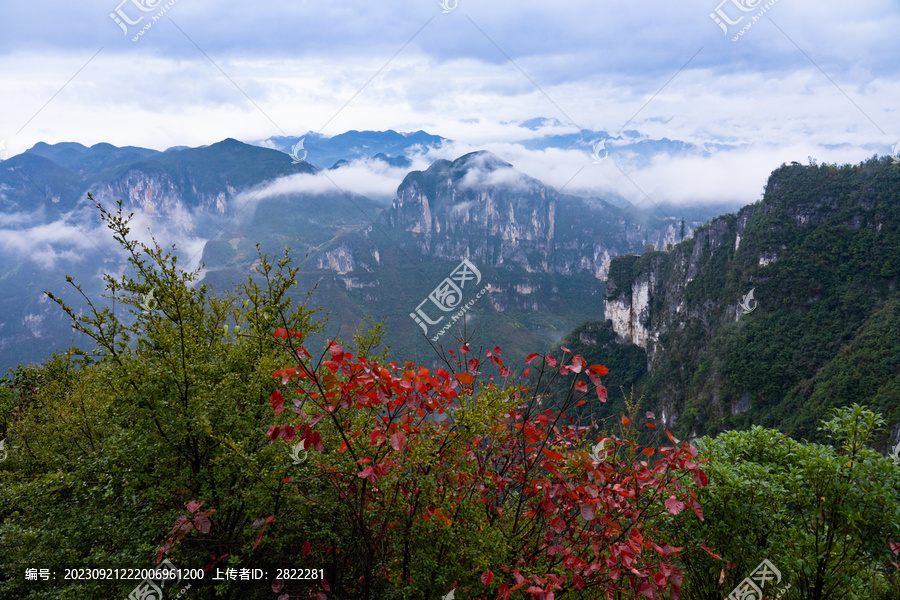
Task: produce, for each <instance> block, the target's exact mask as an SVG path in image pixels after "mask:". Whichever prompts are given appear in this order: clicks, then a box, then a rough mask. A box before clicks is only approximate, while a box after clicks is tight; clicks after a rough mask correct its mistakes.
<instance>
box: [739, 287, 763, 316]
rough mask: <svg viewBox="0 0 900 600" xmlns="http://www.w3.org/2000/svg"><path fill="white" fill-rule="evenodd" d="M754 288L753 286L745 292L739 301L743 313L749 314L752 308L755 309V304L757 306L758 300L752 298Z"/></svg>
mask: <svg viewBox="0 0 900 600" xmlns="http://www.w3.org/2000/svg"><path fill="white" fill-rule="evenodd" d="M755 289H756V288H753V289H751V290H750V291H749V292H747V293H746V294H745V295H744V298H743V299H742V300H741V302H740V305H741V310H742V311H743V313H744V314H745V315H749V314H750V313H752V312H753V311H754V310H756V307H757V306H759V302H757V301H756V300H754V299H753V290H755Z"/></svg>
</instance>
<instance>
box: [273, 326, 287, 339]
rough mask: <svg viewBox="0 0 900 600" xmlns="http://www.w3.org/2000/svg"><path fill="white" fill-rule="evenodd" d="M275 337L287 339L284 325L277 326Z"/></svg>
mask: <svg viewBox="0 0 900 600" xmlns="http://www.w3.org/2000/svg"><path fill="white" fill-rule="evenodd" d="M275 337H277V338H283V339H287V337H288V332H287V329H285V328H284V327H279V328H278V329H276V330H275Z"/></svg>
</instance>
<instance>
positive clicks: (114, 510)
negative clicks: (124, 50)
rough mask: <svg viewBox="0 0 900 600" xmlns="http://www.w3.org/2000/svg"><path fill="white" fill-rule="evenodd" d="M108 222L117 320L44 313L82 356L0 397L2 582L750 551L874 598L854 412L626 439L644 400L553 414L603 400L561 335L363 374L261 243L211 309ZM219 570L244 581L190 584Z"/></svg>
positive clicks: (860, 441)
mask: <svg viewBox="0 0 900 600" xmlns="http://www.w3.org/2000/svg"><path fill="white" fill-rule="evenodd" d="M106 217H107V220H108V222H109V224H110V226H111V227H112V228H113V230H114V232H115V233H116V235H117V236H118V237H119V238H120V241H121V242H122V243H123V245H124V246H125V247H126V249H127V250H128V252H129V253H130V255H131V258H132V265H133V267H134V270H135V272H136V273H137V277H136V278H128V277H122V278H120V279H114V278H112V277H110V278H108V279H107V284H108V289H109V291H110V293H111V295H112V296H113V297H115V298H116V300H117V302H119V303H120V305H121V304H124V305H127V306H130V307H133V310H132V312H131V316H132V319H131V320H132V321H133V322H131V323H130V324H128V323H126V322H125V321H126V319H127V315H123V314H121V312H120V313H114V312H112V311H99V310H98V311H95V312H94V313H93V314H91V315H89V316H83V315H78V314H73V313H72V312H71V311H70V316H71V317H72V318H73V322H74V323H75V326H76V327H79V328H81V329H82V330H83V331H85V332H87V333H89V334H91V335H93V336H94V337H95V339H96V340H97V341H98V346H99V347H100V348H101V352H100V353H99V355H98V356H93V357H92V356H85V355H83V354H78V353H76V352H71V353H69V354H67V355H66V356H57V357H54V358H53V359H52V360H50V361H48V362H47V363H46V364H45V365H42V366H39V367H23V368H21V369H19V371H18V372H17V373H16V374H15V375H14V380H13V381H12V382H11V385H10V386H0V387H2V393H0V401H2V402H0V410H2V413H0V414H2V417H3V420H4V424H3V425H4V431H5V434H6V435H7V436H8V440H7V444H8V449H9V452H10V454H9V459H8V460H7V461H6V462H4V463H2V466H0V484H2V486H0V520H2V524H0V543H2V546H3V548H4V553H3V555H2V558H0V597H20V598H29V599H42V600H43V599H50V598H60V599H61V598H124V597H126V596H127V595H128V594H129V593H130V592H131V590H132V589H133V588H134V587H135V584H136V583H138V582H136V581H131V582H123V581H96V580H94V581H84V580H81V581H72V580H68V581H66V580H62V579H60V577H61V575H57V579H56V580H54V581H50V582H44V581H28V582H26V581H24V580H23V574H24V570H25V568H27V567H39V568H44V567H49V568H51V569H53V570H55V571H57V572H58V573H59V574H61V573H62V572H63V571H64V569H65V568H66V567H78V566H84V567H95V568H96V567H119V568H122V567H141V568H150V567H153V566H154V565H155V564H157V562H158V561H160V560H161V559H163V558H164V557H168V558H169V559H170V560H171V561H172V562H173V563H175V564H176V565H177V566H179V567H181V568H204V567H206V568H209V569H210V570H209V571H208V572H207V574H206V578H205V579H204V582H203V583H200V582H195V581H194V582H191V583H192V588H191V589H190V590H189V592H188V594H189V596H188V597H190V598H210V599H211V598H242V599H244V598H266V599H273V600H274V599H275V598H276V597H281V598H284V597H285V596H288V597H290V598H300V597H310V596H313V597H319V598H322V597H325V598H436V597H441V596H444V597H446V596H447V594H448V593H450V592H451V591H453V593H454V595H455V597H456V598H504V597H508V598H528V599H532V598H554V597H556V598H585V599H586V598H606V597H612V598H668V599H672V600H674V599H675V598H677V597H679V595H680V596H681V597H682V598H692V599H694V598H696V599H700V598H703V599H704V600H706V599H710V600H711V599H712V598H716V599H721V598H722V597H724V596H725V595H727V593H728V591H729V590H730V589H732V587H733V584H735V583H736V582H737V581H739V580H740V579H741V578H742V577H743V576H745V575H747V574H749V572H750V571H752V569H753V567H754V566H755V565H756V564H757V563H758V562H759V560H761V559H762V558H769V559H770V560H772V561H773V562H774V563H775V564H777V565H778V566H779V568H780V569H781V570H782V572H783V573H784V574H785V577H786V578H789V580H790V581H791V582H792V585H793V587H792V589H791V590H790V591H789V592H788V594H787V595H785V596H784V598H785V599H786V600H799V599H802V600H819V599H821V598H825V597H829V598H830V597H835V598H842V597H843V598H857V597H860V598H861V597H867V598H870V597H871V598H879V599H882V598H883V599H884V600H887V599H888V598H892V597H896V596H897V594H896V592H897V590H898V589H900V587H898V585H897V581H896V571H895V570H893V565H892V564H890V561H891V558H890V548H891V547H892V546H891V545H890V543H891V541H893V540H896V539H898V538H900V534H898V530H897V524H898V523H900V509H898V499H897V492H896V490H897V489H898V484H900V481H898V468H897V467H896V466H895V465H892V464H891V463H890V462H889V461H887V460H886V459H884V458H879V457H878V456H877V455H876V453H874V452H873V451H872V450H870V449H869V448H868V447H866V443H867V442H868V440H869V439H870V436H871V432H872V431H873V429H874V428H876V427H877V426H878V425H879V422H878V420H877V418H876V417H874V416H870V413H865V412H864V411H862V412H860V411H861V409H860V411H857V412H853V413H848V414H844V413H841V414H839V417H840V418H839V419H838V421H835V422H832V423H831V424H827V425H826V426H825V427H826V431H827V432H828V433H829V434H831V435H832V437H833V439H834V444H835V446H836V447H831V446H813V445H810V444H805V443H802V442H795V441H793V440H789V439H786V438H784V437H783V436H781V435H780V434H775V433H773V432H770V431H764V430H762V431H761V430H757V429H754V430H752V431H750V432H741V433H730V434H726V435H723V436H720V438H717V439H715V440H707V439H704V440H700V441H698V442H697V444H696V447H694V446H692V445H691V444H687V443H684V444H683V443H680V442H676V441H675V440H673V439H671V438H670V437H669V436H668V435H666V437H664V438H663V439H666V438H668V439H669V442H670V443H669V444H668V445H667V446H664V447H661V448H657V447H655V445H651V446H649V447H645V446H644V445H641V444H638V443H637V442H636V441H635V440H637V439H639V438H640V437H642V436H639V435H638V432H637V429H640V430H641V431H655V427H654V422H653V421H654V417H653V415H652V413H647V417H646V421H645V420H644V419H643V418H642V419H638V418H636V413H635V412H634V411H632V410H629V411H628V416H622V415H619V416H617V417H616V419H615V422H611V421H609V422H606V423H591V422H589V423H577V422H571V421H570V420H569V417H568V416H567V415H569V414H574V413H575V412H576V408H577V407H578V405H579V404H581V403H583V402H589V403H597V402H601V403H602V402H604V401H605V399H606V391H605V388H604V386H603V383H602V382H601V381H600V378H601V377H605V376H606V369H605V367H603V366H601V365H588V364H586V362H585V361H584V359H583V358H582V357H581V356H578V355H577V354H576V355H573V353H571V352H569V351H568V350H567V349H565V348H562V349H560V351H559V352H560V355H559V356H557V357H554V356H538V355H532V356H530V357H529V359H528V362H529V363H530V365H531V366H530V369H531V370H530V371H529V370H528V369H526V371H525V372H522V373H521V374H519V373H514V372H513V371H512V370H510V369H509V367H507V366H506V365H504V364H503V360H502V354H501V352H500V350H499V349H498V348H495V349H493V350H490V351H487V352H483V353H482V352H475V351H473V350H472V349H471V348H469V347H468V345H467V344H465V343H461V347H460V348H459V349H458V350H456V351H452V352H451V351H449V350H448V351H447V352H446V353H445V354H443V357H444V360H445V362H444V366H443V367H442V368H439V369H434V370H429V369H426V368H424V367H421V366H418V365H414V364H412V363H406V364H404V365H399V364H383V363H384V359H383V358H381V357H375V356H374V355H375V354H376V351H375V348H377V347H378V335H377V334H378V328H377V327H374V328H373V329H372V330H371V331H370V332H369V333H363V334H360V335H359V336H357V337H356V339H355V340H354V342H353V343H352V344H348V343H346V342H342V341H338V340H335V341H332V342H330V343H329V344H328V345H327V347H326V350H325V353H324V354H323V355H322V356H321V357H318V359H314V358H313V357H312V356H310V351H309V350H307V349H304V348H303V346H302V340H304V339H306V338H308V337H309V336H310V335H311V334H312V333H313V332H315V331H317V330H319V326H318V325H317V324H316V323H314V322H313V320H312V313H311V312H310V311H308V310H306V308H305V307H304V306H299V307H292V306H290V302H289V300H287V299H286V292H287V290H288V289H289V288H290V287H291V286H292V285H293V271H292V270H290V269H286V267H287V264H288V263H287V260H286V259H285V260H284V261H282V262H281V263H279V265H278V268H277V269H276V268H273V267H272V266H271V265H269V263H268V262H267V261H265V260H262V261H261V263H260V267H259V272H258V274H256V275H254V276H253V277H252V278H251V279H250V281H248V283H247V284H246V285H245V286H244V287H243V289H242V290H241V296H239V297H231V296H228V297H224V298H217V297H214V296H212V295H211V294H209V293H208V290H207V288H206V287H205V286H192V285H191V282H192V281H193V278H194V277H195V274H184V273H181V272H180V271H179V270H178V269H176V268H175V260H174V258H173V257H171V256H170V255H168V254H165V253H163V252H161V251H160V250H159V249H158V248H155V249H152V250H151V249H147V248H140V247H139V246H138V245H137V244H134V243H133V242H131V241H129V240H128V239H127V234H128V229H127V221H125V220H124V219H122V218H121V215H119V216H116V215H110V214H106ZM145 257H147V258H145ZM151 290H155V292H154V298H155V303H154V304H152V305H151V306H148V305H147V302H146V298H147V296H146V295H147V294H148V293H149V292H150V291H151ZM58 302H60V301H58ZM60 304H61V305H62V307H63V308H67V306H66V304H65V303H64V302H60ZM235 325H237V326H239V327H240V329H237V330H236V329H235ZM273 333H274V336H273ZM482 354H483V355H484V356H483V357H482ZM362 357H365V358H362ZM535 361H539V362H535ZM273 374H274V377H273ZM560 384H564V385H565V387H566V389H567V390H568V392H567V393H566V394H562V395H556V396H555V397H558V398H560V400H559V403H558V404H554V405H547V401H548V399H549V398H550V394H548V393H547V392H546V391H547V390H548V389H549V386H551V385H552V386H553V389H555V388H556V387H557V386H558V385H560ZM541 402H543V404H542V403H541ZM588 414H589V413H588ZM639 421H640V423H639ZM601 426H602V427H603V429H602V430H601V429H600V427H601ZM639 426H640V427H639ZM613 430H615V435H613ZM601 431H602V432H603V434H602V435H599V433H600V432H601ZM660 437H662V436H660ZM701 457H702V458H701ZM707 460H708V461H709V462H708V463H706V464H705V465H704V468H703V470H701V469H700V464H701V463H702V462H704V461H707ZM706 473H708V474H709V485H706V484H707V475H706ZM701 504H702V505H703V506H704V509H702V510H701V508H700V505H701ZM687 508H691V509H692V510H690V511H688V510H687ZM682 511H683V514H682ZM704 512H705V513H706V514H705V517H706V518H705V519H703V516H704ZM693 514H696V516H698V517H700V518H701V519H700V520H697V519H694V518H693ZM685 516H687V517H688V518H684V517H685ZM714 555H716V556H714ZM717 556H721V557H722V559H719V558H717ZM894 560H896V558H895V559H894ZM245 567H262V568H265V569H267V571H268V572H267V575H266V577H265V581H264V583H263V582H261V581H255V582H241V581H237V582H213V581H212V578H213V576H214V575H215V573H216V571H217V570H220V569H221V570H223V571H224V570H225V569H227V568H234V569H240V568H245ZM279 567H282V568H293V569H322V570H323V571H324V579H318V578H317V579H316V580H309V579H307V580H298V579H293V580H291V579H290V578H282V579H281V580H279V579H278V578H277V571H275V569H277V568H279ZM294 573H295V574H296V571H295V572H294ZM729 586H731V587H729ZM168 591H169V592H170V593H169V594H168V597H172V596H173V594H174V593H175V592H177V589H171V590H168ZM848 592H849V593H848ZM817 594H818V595H817ZM823 594H825V595H823ZM827 594H831V595H827ZM841 594H843V595H841ZM866 594H868V595H866ZM892 594H893V595H892Z"/></svg>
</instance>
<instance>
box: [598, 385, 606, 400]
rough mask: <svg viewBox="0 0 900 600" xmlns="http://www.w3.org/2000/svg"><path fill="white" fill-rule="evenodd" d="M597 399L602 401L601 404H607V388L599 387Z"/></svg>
mask: <svg viewBox="0 0 900 600" xmlns="http://www.w3.org/2000/svg"><path fill="white" fill-rule="evenodd" d="M597 398H599V399H600V402H606V398H607V396H606V388H605V387H603V386H602V385H599V386H597Z"/></svg>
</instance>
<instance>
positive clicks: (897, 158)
mask: <svg viewBox="0 0 900 600" xmlns="http://www.w3.org/2000/svg"><path fill="white" fill-rule="evenodd" d="M2 158H3V151H2V150H0V159H2ZM890 158H891V162H892V163H894V164H895V165H898V164H900V141H898V142H897V143H896V144H894V146H893V147H892V148H891V157H890Z"/></svg>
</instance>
